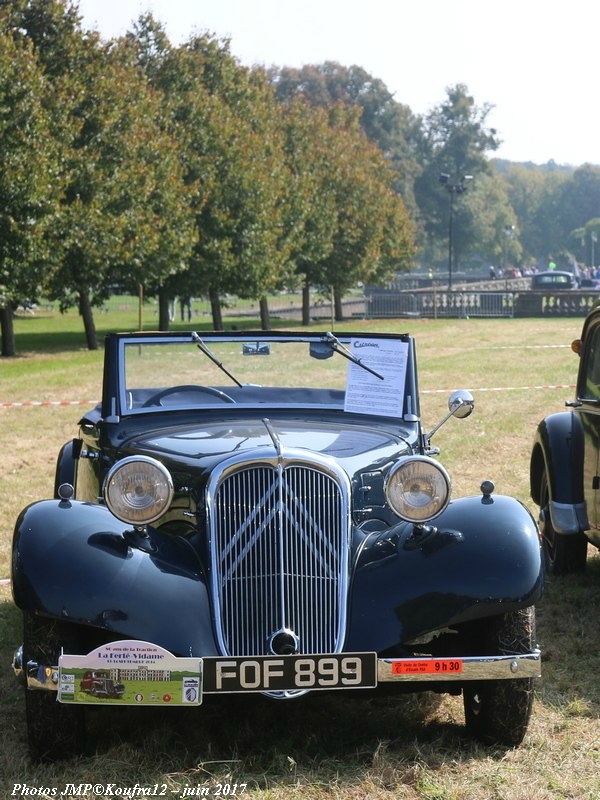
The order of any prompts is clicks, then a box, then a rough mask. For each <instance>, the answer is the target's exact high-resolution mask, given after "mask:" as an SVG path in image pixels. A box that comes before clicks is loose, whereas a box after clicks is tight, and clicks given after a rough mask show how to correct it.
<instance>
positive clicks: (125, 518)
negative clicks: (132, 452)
mask: <svg viewBox="0 0 600 800" xmlns="http://www.w3.org/2000/svg"><path fill="white" fill-rule="evenodd" d="M136 469H137V471H138V473H139V476H140V477H141V478H143V485H140V483H138V484H137V485H136V486H135V487H133V488H134V490H135V491H134V492H133V500H134V501H137V502H139V505H135V503H128V502H127V499H126V497H127V493H126V492H124V491H123V485H124V482H125V481H127V480H128V479H129V481H131V480H132V478H134V479H135V478H136V476H135V472H134V471H135V470H136ZM144 488H145V490H146V491H145V492H144V491H142V490H143V489H144ZM174 494H175V489H174V486H173V479H172V478H171V473H170V472H169V470H168V469H167V468H166V467H165V466H164V464H162V463H161V462H160V461H158V460H157V459H155V458H151V457H150V456H127V457H126V458H122V459H121V460H120V461H117V462H116V463H115V464H113V466H112V467H111V468H110V470H109V471H108V473H107V475H106V478H105V479H104V485H103V487H102V495H103V497H104V502H105V503H106V506H107V508H108V509H109V511H110V512H111V514H112V515H113V516H115V517H116V518H117V519H118V520H120V521H121V522H125V523H127V524H128V525H133V526H135V527H137V528H141V527H144V526H145V525H149V524H150V523H152V522H155V521H156V520H157V519H159V518H160V517H162V516H163V515H164V514H165V512H166V511H167V510H168V509H169V507H170V505H171V502H172V500H173V495H174Z"/></svg>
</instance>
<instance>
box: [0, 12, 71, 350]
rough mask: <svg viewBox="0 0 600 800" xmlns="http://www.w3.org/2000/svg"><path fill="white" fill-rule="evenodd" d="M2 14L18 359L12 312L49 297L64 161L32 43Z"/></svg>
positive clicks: (7, 252) (1, 91)
mask: <svg viewBox="0 0 600 800" xmlns="http://www.w3.org/2000/svg"><path fill="white" fill-rule="evenodd" d="M10 28H11V26H10V22H9V21H8V20H7V18H6V16H5V15H4V12H2V14H1V16H0V325H1V333H2V355H3V356H14V355H15V352H16V349H15V338H14V329H13V309H14V308H15V307H16V305H17V304H18V303H19V302H20V301H22V300H28V299H35V298H37V297H39V296H40V294H41V293H42V290H43V287H44V285H45V283H46V281H47V278H48V276H49V269H48V263H49V260H50V259H49V248H48V236H47V234H48V230H49V228H50V227H51V224H52V223H53V221H54V219H55V212H56V204H57V199H58V195H59V193H60V189H61V185H60V180H58V179H57V168H58V157H57V153H56V150H55V148H54V147H53V143H52V139H51V136H50V125H49V120H48V116H47V114H46V112H45V109H44V107H43V98H44V97H45V95H46V93H47V92H48V82H47V80H46V79H45V77H44V75H43V71H42V70H41V68H40V66H39V64H38V62H37V59H36V58H35V54H34V52H33V50H32V48H31V46H30V43H29V42H27V41H23V40H22V38H21V37H19V36H16V37H15V36H14V35H12V33H11V32H10Z"/></svg>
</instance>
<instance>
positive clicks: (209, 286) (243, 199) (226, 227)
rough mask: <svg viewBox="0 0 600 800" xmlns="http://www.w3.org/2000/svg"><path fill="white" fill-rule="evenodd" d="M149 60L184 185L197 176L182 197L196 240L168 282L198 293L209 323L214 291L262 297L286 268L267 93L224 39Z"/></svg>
mask: <svg viewBox="0 0 600 800" xmlns="http://www.w3.org/2000/svg"><path fill="white" fill-rule="evenodd" d="M151 63H152V67H153V70H154V71H153V73H152V80H153V82H154V84H155V85H156V86H157V87H159V88H160V90H161V91H162V92H163V93H164V94H165V96H166V97H167V98H168V103H169V108H170V113H171V115H172V119H173V126H174V127H173V129H174V131H175V134H176V136H177V139H178V145H179V148H180V151H181V154H182V158H183V160H184V161H185V164H186V182H187V183H190V182H193V181H197V180H198V181H200V191H199V193H198V194H197V195H196V197H195V198H194V201H193V203H192V211H193V214H194V217H195V223H196V227H197V232H198V239H197V243H196V245H195V247H194V251H193V254H192V256H191V258H190V259H189V268H188V270H187V273H186V275H185V276H184V275H182V276H180V278H178V280H179V281H180V283H181V285H182V286H185V290H186V291H185V293H186V294H191V293H202V294H206V295H208V297H209V298H210V301H211V307H212V313H213V326H214V327H215V328H216V329H219V328H222V325H223V322H222V316H221V298H222V297H223V295H225V294H228V293H235V294H236V295H238V296H240V297H246V298H262V297H264V296H265V295H266V294H267V293H268V292H269V291H271V290H272V289H273V288H275V287H276V286H277V285H278V284H279V283H280V282H281V281H282V280H283V279H284V275H285V271H286V269H288V266H289V257H288V252H289V248H288V247H287V245H286V240H285V237H284V236H283V231H284V215H285V195H286V186H287V168H286V164H285V160H284V152H283V133H282V129H281V126H280V124H279V122H278V115H277V113H276V103H275V100H274V97H273V91H272V89H271V87H270V86H269V85H268V82H267V81H266V78H265V76H264V74H263V73H261V72H260V71H258V70H253V71H250V70H247V69H245V68H242V67H240V66H239V64H238V63H237V62H236V61H235V59H234V58H233V57H232V56H231V55H230V53H229V50H228V45H227V44H226V43H222V42H219V41H217V40H215V39H214V38H213V37H211V36H207V35H205V36H197V37H192V38H191V39H190V40H189V41H188V42H187V43H186V44H184V45H183V46H181V47H179V48H173V49H171V50H170V51H169V52H167V53H164V57H162V58H161V61H160V64H157V62H156V61H153V62H151ZM171 289H172V291H174V289H175V287H174V286H172V287H171ZM180 294H181V292H180ZM263 322H264V324H265V325H266V324H268V320H267V318H266V314H265V318H264V320H263Z"/></svg>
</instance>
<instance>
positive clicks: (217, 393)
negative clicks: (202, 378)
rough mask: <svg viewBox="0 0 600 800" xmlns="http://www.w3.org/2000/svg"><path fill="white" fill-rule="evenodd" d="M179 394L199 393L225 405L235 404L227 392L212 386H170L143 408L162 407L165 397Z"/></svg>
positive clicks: (157, 393) (153, 396)
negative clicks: (209, 395) (210, 396)
mask: <svg viewBox="0 0 600 800" xmlns="http://www.w3.org/2000/svg"><path fill="white" fill-rule="evenodd" d="M178 392H198V393H202V394H211V395H212V396H213V397H217V398H218V399H219V400H222V401H223V402H224V403H235V400H234V399H233V397H231V395H229V394H227V392H222V391H221V390H220V389H214V388H213V387H212V386H195V385H185V386H170V387H169V388H167V389H162V391H160V392H156V394H153V395H152V397H149V398H148V399H147V400H146V402H145V403H143V404H142V408H149V407H150V406H161V405H162V403H161V400H162V399H163V397H167V396H168V395H170V394H177V393H178Z"/></svg>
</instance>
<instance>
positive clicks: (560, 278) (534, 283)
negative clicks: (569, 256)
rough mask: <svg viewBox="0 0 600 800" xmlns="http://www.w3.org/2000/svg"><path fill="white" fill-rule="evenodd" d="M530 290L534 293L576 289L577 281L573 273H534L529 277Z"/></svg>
mask: <svg viewBox="0 0 600 800" xmlns="http://www.w3.org/2000/svg"><path fill="white" fill-rule="evenodd" d="M531 288H532V289H533V290H534V291H536V292H545V291H548V290H550V291H563V290H567V289H577V280H576V278H575V276H574V275H573V273H571V272H563V271H561V270H548V271H547V272H536V273H535V274H534V275H532V277H531Z"/></svg>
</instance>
